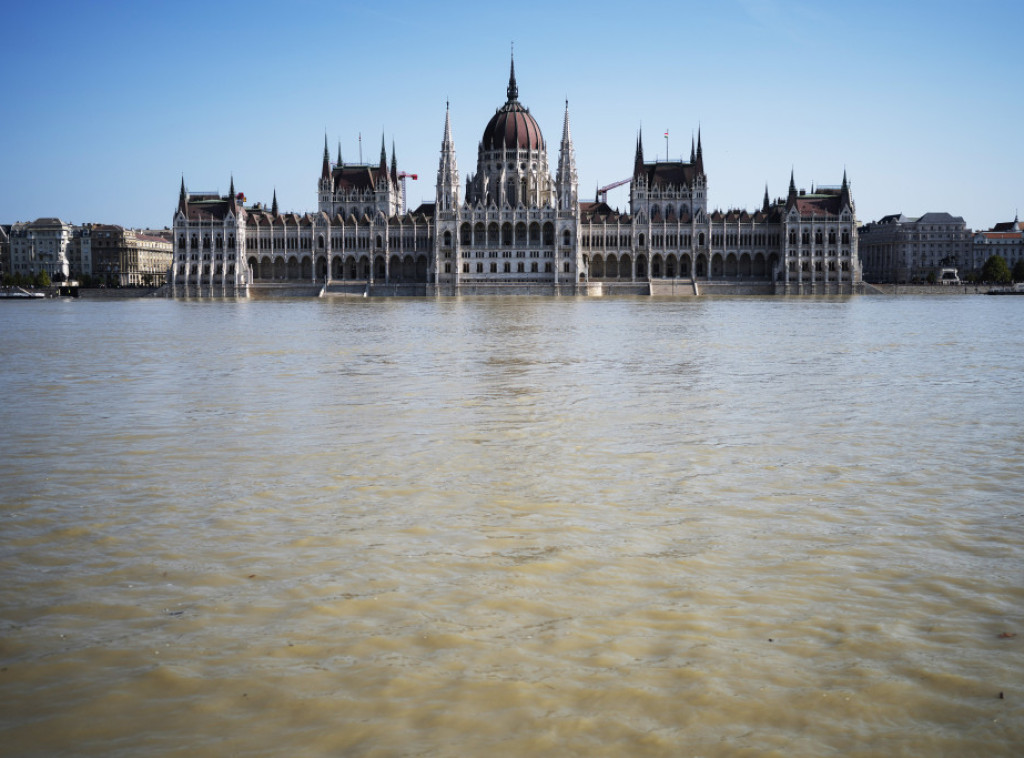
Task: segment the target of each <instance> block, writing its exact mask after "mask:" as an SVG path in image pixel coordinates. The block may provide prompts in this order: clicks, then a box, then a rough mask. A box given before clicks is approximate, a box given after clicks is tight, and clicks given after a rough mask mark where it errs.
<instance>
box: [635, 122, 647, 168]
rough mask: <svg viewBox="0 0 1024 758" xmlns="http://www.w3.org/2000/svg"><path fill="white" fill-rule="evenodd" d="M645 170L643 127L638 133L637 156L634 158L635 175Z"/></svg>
mask: <svg viewBox="0 0 1024 758" xmlns="http://www.w3.org/2000/svg"><path fill="white" fill-rule="evenodd" d="M643 170H644V131H643V128H641V129H640V131H639V132H637V135H636V157H635V158H634V159H633V175H634V176H636V175H638V174H640V173H641V172H642V171H643Z"/></svg>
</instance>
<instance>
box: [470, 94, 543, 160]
mask: <svg viewBox="0 0 1024 758" xmlns="http://www.w3.org/2000/svg"><path fill="white" fill-rule="evenodd" d="M483 143H484V150H540V149H542V148H543V146H544V137H543V136H542V135H541V133H540V127H539V126H538V125H537V121H536V119H534V117H533V116H531V115H530V111H528V110H527V109H526V108H524V107H523V106H522V105H520V104H519V103H518V102H516V101H514V100H513V101H510V102H507V103H505V105H503V106H502V107H501V108H499V109H498V112H497V113H495V114H494V116H493V117H492V118H491V120H490V121H489V122H488V124H487V128H486V129H484V140H483Z"/></svg>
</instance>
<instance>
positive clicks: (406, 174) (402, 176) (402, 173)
mask: <svg viewBox="0 0 1024 758" xmlns="http://www.w3.org/2000/svg"><path fill="white" fill-rule="evenodd" d="M406 177H408V178H409V179H412V180H413V181H417V180H419V178H420V177H419V175H417V174H410V173H409V172H407V171H399V172H398V178H399V179H401V180H402V215H403V216H404V215H405V214H406V213H407V212H408V210H409V203H408V201H407V199H406V198H407V197H408V196H407V195H406V194H405V179H406Z"/></svg>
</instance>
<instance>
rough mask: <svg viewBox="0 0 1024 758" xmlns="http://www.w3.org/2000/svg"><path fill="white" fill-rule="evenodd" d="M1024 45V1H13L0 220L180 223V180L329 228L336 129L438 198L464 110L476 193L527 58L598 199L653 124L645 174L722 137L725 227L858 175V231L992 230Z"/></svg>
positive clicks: (710, 161) (1007, 208)
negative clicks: (326, 204) (328, 157)
mask: <svg viewBox="0 0 1024 758" xmlns="http://www.w3.org/2000/svg"><path fill="white" fill-rule="evenodd" d="M1022 29H1024V4H1021V3H1019V2H1017V1H1015V0H1012V1H1011V0H1007V1H1005V2H995V1H993V2H988V1H986V0H976V1H975V2H972V3H963V2H947V1H946V0H932V1H931V2H928V3H923V2H922V3H915V2H899V0H892V1H891V2H882V1H877V2H876V1H875V0H870V1H868V2H855V3H839V2H819V1H818V0H800V1H792V2H791V1H790V0H722V1H721V2H717V3H706V2H699V3H697V2H664V3H662V2H650V3H643V4H640V3H625V2H622V3H604V2H601V1H600V0H595V1H592V2H587V3H551V2H543V3H541V2H534V1H533V0H519V2H516V3H512V4H508V3H477V2H473V3H452V4H440V5H437V6H432V4H430V3H424V2H404V1H402V2H391V3H381V4H379V5H376V6H374V5H372V4H371V3H368V2H360V3H331V2H321V1H320V0H293V1H292V2H289V3H266V2H262V1H261V0H247V2H239V3H221V2H213V3H210V2H192V1H191V0H182V1H179V2H173V3H156V2H153V3H149V2H142V1H140V0H136V1H134V2H67V3H57V2H46V0H40V1H39V2H36V3H27V2H26V3H10V4H8V6H7V9H6V10H5V12H4V35H3V43H2V45H0V84H2V87H0V91H2V93H3V97H4V99H5V106H4V108H3V109H2V111H0V114H2V115H0V158H2V171H0V222H2V223H12V222H14V221H18V220H22V221H24V220H30V219H34V218H37V217H40V216H60V217H61V218H63V219H65V220H68V221H72V222H74V223H83V222H87V221H95V222H104V223H115V224H122V225H125V226H165V225H169V224H170V223H171V217H172V213H173V211H174V208H175V204H176V202H177V195H178V187H179V183H180V181H181V177H182V176H183V175H184V177H185V182H186V184H187V185H188V187H189V188H190V189H192V190H220V191H221V192H226V191H227V188H228V182H229V179H230V177H231V175H232V174H233V175H234V178H235V185H236V189H238V190H240V191H243V192H245V193H246V195H247V197H248V199H249V200H250V201H254V200H263V201H266V202H269V201H270V199H271V194H272V193H273V191H274V190H275V188H276V190H277V196H278V201H279V204H280V206H281V208H282V209H284V210H295V211H299V212H304V211H312V210H315V209H316V180H317V178H318V177H319V173H320V161H321V155H322V151H323V141H324V133H325V131H326V133H327V135H328V141H329V144H330V146H331V154H332V157H333V156H334V154H335V153H336V151H337V145H338V141H339V140H340V141H341V149H342V154H343V157H344V158H345V159H346V160H348V161H352V160H356V159H357V158H358V153H359V143H358V137H359V134H360V133H361V134H362V137H363V156H364V158H365V159H366V160H376V158H377V156H378V155H379V153H380V141H381V135H382V134H383V135H384V137H385V139H386V141H387V146H388V151H389V155H390V150H391V143H392V140H394V142H395V145H396V147H397V151H398V160H399V167H400V168H401V169H403V170H406V171H410V172H415V173H418V174H419V177H420V179H419V181H418V182H411V183H410V185H409V195H410V199H411V204H412V205H415V204H416V203H417V202H418V201H420V200H432V199H433V196H434V181H435V177H436V171H437V163H438V151H439V148H440V144H441V137H442V132H443V126H444V109H445V101H446V100H450V101H451V116H452V126H453V131H454V136H455V145H456V151H457V157H458V162H459V168H460V171H461V173H462V175H463V176H465V174H466V173H468V172H471V171H475V164H476V150H477V143H478V141H479V140H480V137H481V135H482V132H483V128H484V126H485V125H486V123H487V121H488V119H489V118H490V116H491V115H492V114H493V113H494V109H495V108H497V107H499V106H500V105H501V104H502V103H503V102H504V99H505V86H506V84H507V79H508V62H509V45H510V42H512V41H514V42H515V55H516V74H517V80H518V84H519V95H520V100H521V101H522V102H523V103H524V104H525V105H526V106H528V107H529V108H530V110H531V112H532V113H533V115H534V116H535V117H536V118H537V120H538V122H539V123H540V126H541V129H542V130H543V132H544V136H545V139H546V140H547V143H548V151H549V161H550V163H551V166H552V168H553V167H554V166H555V164H556V162H557V159H558V143H559V138H560V136H561V127H562V113H563V108H564V101H565V98H568V99H569V109H570V118H571V124H572V131H573V137H574V140H575V145H576V156H577V166H578V168H579V176H580V194H581V197H582V198H584V199H591V198H592V197H593V192H594V188H595V187H597V186H598V185H603V184H609V183H611V182H613V181H615V180H617V179H621V178H625V177H627V176H629V174H630V172H631V168H632V161H633V149H634V144H635V140H636V133H637V130H638V129H639V128H640V127H641V125H642V127H643V134H644V146H645V148H646V154H647V158H648V160H650V159H653V158H654V157H655V155H656V154H657V155H660V156H661V157H664V156H665V152H666V144H665V139H664V136H663V135H664V132H665V131H666V130H668V131H669V133H670V135H669V143H668V150H669V152H670V153H671V155H672V157H675V158H678V157H679V156H680V155H685V156H687V157H688V156H689V149H690V137H691V134H693V133H694V132H695V131H696V130H697V127H698V126H700V128H701V131H702V135H703V144H704V156H705V168H706V171H707V173H708V182H709V185H710V189H709V199H710V205H711V206H712V207H717V208H723V209H724V208H730V207H744V208H755V207H758V206H759V205H760V203H761V198H762V195H763V193H764V187H765V183H767V184H768V188H769V191H770V192H771V194H772V196H773V197H774V196H777V195H783V194H785V191H786V187H787V185H788V182H789V175H790V170H791V169H792V170H793V171H795V174H796V181H797V184H798V186H801V187H806V188H810V185H811V184H812V183H815V184H838V183H839V182H840V180H841V179H842V175H843V170H844V169H846V171H847V172H848V176H849V179H850V181H851V183H852V186H853V190H854V199H855V200H856V202H857V211H858V217H859V218H860V220H861V221H871V220H875V219H877V218H879V217H880V216H882V215H885V214H888V213H896V212H903V213H907V214H908V215H919V214H922V213H925V212H928V211H949V212H950V213H953V214H957V215H962V216H963V217H964V218H965V219H966V221H967V223H968V225H969V226H971V227H972V228H976V229H978V228H987V227H989V226H991V225H992V224H994V223H995V222H997V221H1003V220H1008V219H1012V218H1013V216H1014V212H1015V210H1016V209H1017V208H1020V209H1021V210H1024V187H1022V181H1024V179H1022V178H1024V149H1022V143H1021V134H1022V132H1024V128H1022V125H1024V118H1022V116H1024V98H1022V97H1021V82H1022V79H1024V53H1022V48H1021V43H1020V34H1021V30H1022ZM610 202H611V203H612V205H618V206H620V207H622V208H625V205H626V194H625V190H618V191H617V192H616V193H613V194H612V195H611V196H610Z"/></svg>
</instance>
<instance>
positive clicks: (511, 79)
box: [506, 52, 519, 103]
mask: <svg viewBox="0 0 1024 758" xmlns="http://www.w3.org/2000/svg"><path fill="white" fill-rule="evenodd" d="M506 92H507V93H508V101H509V102H510V103H511V102H514V101H516V100H518V99H519V87H517V86H516V55H515V53H514V52H513V53H512V65H511V66H510V68H509V74H508V90H506Z"/></svg>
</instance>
